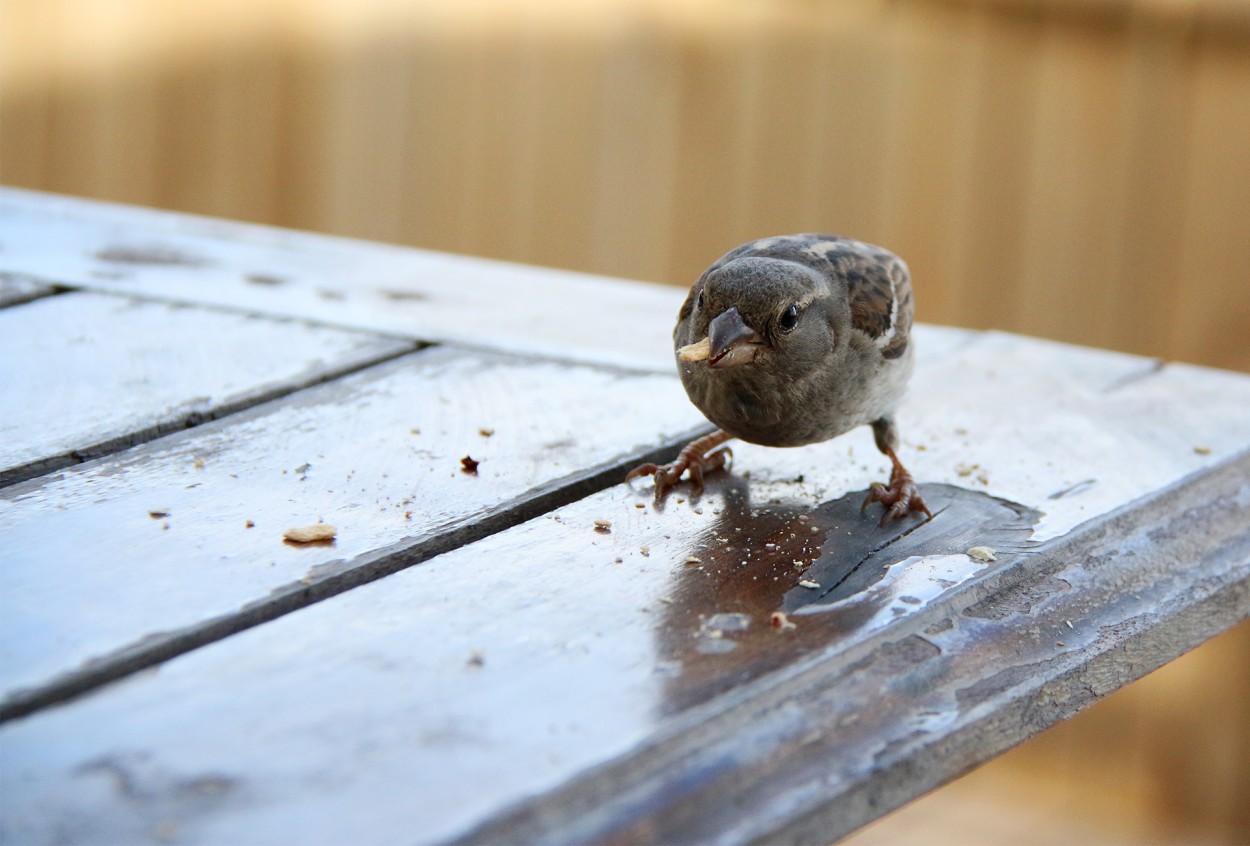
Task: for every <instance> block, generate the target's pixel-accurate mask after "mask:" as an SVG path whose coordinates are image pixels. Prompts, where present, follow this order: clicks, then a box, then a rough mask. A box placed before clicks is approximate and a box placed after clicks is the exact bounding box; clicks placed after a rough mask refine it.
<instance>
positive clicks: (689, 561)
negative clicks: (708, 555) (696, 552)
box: [682, 555, 703, 567]
mask: <svg viewBox="0 0 1250 846" xmlns="http://www.w3.org/2000/svg"><path fill="white" fill-rule="evenodd" d="M682 563H683V564H685V565H686V566H687V567H694V566H696V565H698V564H702V563H703V559H702V558H697V557H695V556H693V555H687V556H686V560H685V561H683V562H682Z"/></svg>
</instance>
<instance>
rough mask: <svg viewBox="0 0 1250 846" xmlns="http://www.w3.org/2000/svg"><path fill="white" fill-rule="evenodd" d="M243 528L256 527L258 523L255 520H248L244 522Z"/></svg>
mask: <svg viewBox="0 0 1250 846" xmlns="http://www.w3.org/2000/svg"><path fill="white" fill-rule="evenodd" d="M243 528H245V529H255V528H256V523H255V522H253V521H252V520H248V521H247V522H246V523H244V524H243Z"/></svg>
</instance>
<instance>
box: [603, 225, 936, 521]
mask: <svg viewBox="0 0 1250 846" xmlns="http://www.w3.org/2000/svg"><path fill="white" fill-rule="evenodd" d="M913 310H914V307H913V303H912V292H911V279H910V276H909V274H908V270H907V265H906V264H905V263H904V262H903V261H902V259H900V258H898V257H897V256H895V255H894V254H893V253H891V252H890V251H889V250H886V249H883V248H881V247H877V246H873V245H872V244H866V243H863V242H861V241H856V240H853V239H850V238H843V237H840V236H837V235H823V234H815V233H813V234H801V235H783V236H778V237H773V238H762V239H759V240H756V241H751V242H750V243H747V244H743V245H742V246H740V247H737V248H735V249H733V250H730V251H729V252H728V253H726V254H725V255H724V256H722V257H721V258H720V259H718V260H717V261H716V262H714V263H713V264H712V265H711V266H710V267H709V268H708V269H707V270H706V271H704V273H703V275H702V276H701V277H700V278H699V280H698V281H697V282H696V283H695V284H694V287H693V288H691V290H690V295H689V296H688V297H687V298H686V301H685V303H684V304H683V305H682V308H681V311H680V313H679V314H678V320H677V326H676V328H675V329H674V331H673V341H674V348H675V350H676V351H677V353H678V369H679V371H680V374H681V379H682V385H683V386H684V387H685V389H686V392H687V394H689V396H690V399H691V401H692V402H694V404H695V405H696V406H698V408H699V410H700V411H702V412H703V413H704V414H705V415H707V417H708V419H709V420H711V421H712V422H713V423H715V424H716V425H717V426H718V427H720V429H721V433H716V434H714V435H712V436H709V437H708V438H706V439H700V440H699V441H696V442H695V443H693V444H691V445H690V446H688V447H687V448H686V449H685V450H683V451H682V454H681V455H680V456H679V457H678V459H677V461H675V462H673V463H672V464H669V465H665V466H663V467H657V466H656V465H653V464H647V465H643V466H642V467H638V468H636V469H634V470H633V471H632V472H631V473H630V474H629V476H628V477H627V478H629V479H633V478H636V477H637V476H641V475H654V476H655V479H656V496H657V497H659V498H662V497H663V496H664V495H665V493H666V492H667V490H668V489H669V488H671V487H672V486H673V485H674V484H676V483H677V481H678V480H679V479H680V478H681V476H682V474H683V473H685V472H686V471H689V472H690V476H691V481H692V483H694V485H695V487H696V488H699V487H701V486H702V477H703V474H704V473H705V472H711V471H713V470H715V469H719V468H720V467H722V466H724V464H725V462H726V458H727V457H728V455H727V454H728V448H726V447H723V446H721V444H723V443H724V441H726V440H728V439H729V438H734V437H736V438H741V439H743V440H745V441H749V442H751V443H758V444H763V445H765V446H801V445H803V444H809V443H816V442H818V441H824V440H828V439H830V438H834V437H837V436H838V435H841V434H843V433H844V432H847V431H849V430H851V429H853V428H855V427H856V426H860V425H865V424H870V425H871V426H872V428H873V435H874V438H875V441H876V444H877V446H878V448H879V449H880V450H881V451H882V452H883V453H884V454H886V455H887V456H889V458H890V460H891V462H892V464H893V467H894V469H893V472H892V473H891V476H890V484H889V486H885V485H880V484H877V485H874V486H873V488H872V490H871V492H870V493H869V496H868V500H866V501H865V505H867V504H868V503H869V502H882V503H884V504H885V505H886V507H887V510H886V513H885V515H884V517H883V518H882V522H883V523H884V522H885V521H887V520H889V519H893V518H896V517H901V516H904V515H906V514H909V513H911V512H914V511H922V512H924V513H926V514H927V513H928V508H927V507H926V506H925V504H924V502H923V500H922V499H921V498H920V496H919V494H918V493H917V492H916V488H915V484H914V483H913V481H912V479H911V476H910V475H909V474H908V473H907V470H906V469H905V468H904V467H903V465H902V463H901V462H899V460H898V456H897V455H896V453H895V450H896V449H897V447H898V434H897V430H896V427H895V424H894V410H895V408H896V407H897V405H898V403H899V401H900V400H901V398H902V395H903V391H904V389H905V387H906V383H907V379H908V377H909V376H910V374H911V369H912V362H913V359H914V352H913V349H912V345H911V327H912V316H913ZM722 433H723V434H722Z"/></svg>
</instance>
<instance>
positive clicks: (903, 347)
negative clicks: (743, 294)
mask: <svg viewBox="0 0 1250 846" xmlns="http://www.w3.org/2000/svg"><path fill="white" fill-rule="evenodd" d="M748 255H751V256H762V257H767V258H778V259H786V260H788V261H797V262H800V263H802V264H806V265H808V266H809V267H811V268H812V269H814V270H817V271H819V272H821V273H825V274H829V275H830V276H831V277H833V278H841V279H844V280H845V281H846V286H847V294H848V298H849V300H850V306H851V324H852V325H853V326H854V327H855V328H856V329H858V330H859V331H860V332H863V333H864V334H865V335H867V336H868V337H869V338H870V339H871V340H872V342H873V343H874V344H875V345H876V346H877V348H878V349H880V350H881V354H882V355H883V356H885V357H886V358H898V357H899V356H901V355H902V354H903V353H904V352H906V351H907V344H908V341H909V339H910V338H911V324H912V315H913V312H914V310H915V309H914V305H913V303H912V294H911V274H910V273H909V272H908V270H907V263H906V262H904V261H903V260H902V259H901V258H899V257H898V256H896V255H894V253H892V252H890V251H889V250H887V249H884V248H882V247H878V246H875V245H873V244H866V243H864V242H863V241H856V240H854V239H853V238H844V237H842V236H840V235H826V234H823V233H818V232H811V233H804V234H801V235H780V236H776V237H772V238H761V239H759V240H757V241H751V242H749V243H746V244H743V245H742V246H740V247H736V248H735V249H733V250H730V251H729V252H728V253H726V254H725V255H724V256H722V257H721V258H720V259H719V260H717V262H716V263H715V264H713V265H712V267H710V268H708V271H709V272H710V271H711V270H714V269H716V268H717V267H719V266H721V265H723V264H725V263H727V262H730V261H733V260H734V259H737V258H742V257H743V256H748Z"/></svg>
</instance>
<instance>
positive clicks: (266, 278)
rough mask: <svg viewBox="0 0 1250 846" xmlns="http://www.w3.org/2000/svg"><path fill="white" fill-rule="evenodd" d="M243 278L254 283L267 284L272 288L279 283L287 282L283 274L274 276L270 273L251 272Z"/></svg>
mask: <svg viewBox="0 0 1250 846" xmlns="http://www.w3.org/2000/svg"><path fill="white" fill-rule="evenodd" d="M243 279H244V281H246V282H249V283H251V284H252V285H265V286H267V287H270V288H276V287H277V286H279V285H285V284H286V280H285V279H283V278H282V277H281V276H274V275H272V274H269V273H249V274H247V275H245V276H244V277H243Z"/></svg>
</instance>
